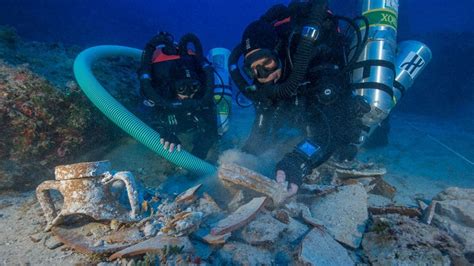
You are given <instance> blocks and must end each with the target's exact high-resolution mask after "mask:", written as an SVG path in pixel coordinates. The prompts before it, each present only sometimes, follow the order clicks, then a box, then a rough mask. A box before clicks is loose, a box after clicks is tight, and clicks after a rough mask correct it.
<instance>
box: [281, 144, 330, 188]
mask: <svg viewBox="0 0 474 266" xmlns="http://www.w3.org/2000/svg"><path fill="white" fill-rule="evenodd" d="M323 159H324V153H323V150H322V148H321V147H320V146H319V145H317V144H315V143H314V142H312V141H310V140H307V139H306V140H304V141H302V142H300V143H299V144H298V145H296V147H295V149H294V150H293V151H292V152H290V153H287V154H285V156H284V157H283V159H282V160H281V161H279V162H278V163H277V165H276V170H277V171H278V170H283V171H284V172H285V174H286V177H287V179H288V180H289V182H291V183H294V184H297V185H300V184H301V183H302V180H303V177H305V176H306V175H308V174H310V173H311V171H312V169H313V168H314V167H317V166H319V165H320V164H321V163H322V162H323Z"/></svg>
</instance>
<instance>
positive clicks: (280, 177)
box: [275, 170, 298, 197]
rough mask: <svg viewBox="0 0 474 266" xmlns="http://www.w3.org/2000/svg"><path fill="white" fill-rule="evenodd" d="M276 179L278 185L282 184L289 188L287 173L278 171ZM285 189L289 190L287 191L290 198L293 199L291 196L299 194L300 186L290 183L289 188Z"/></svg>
mask: <svg viewBox="0 0 474 266" xmlns="http://www.w3.org/2000/svg"><path fill="white" fill-rule="evenodd" d="M275 179H276V181H277V183H278V184H280V185H282V186H288V185H287V182H286V173H285V171H283V170H277V172H276V177H275ZM285 189H287V191H288V197H291V196H293V195H295V194H296V192H298V186H297V185H296V184H294V183H290V185H289V188H288V187H286V188H285Z"/></svg>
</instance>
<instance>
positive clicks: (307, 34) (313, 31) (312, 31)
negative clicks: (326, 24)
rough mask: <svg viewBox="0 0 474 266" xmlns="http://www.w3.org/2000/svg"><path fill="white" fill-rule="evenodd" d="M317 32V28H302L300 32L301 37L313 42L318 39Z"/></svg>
mask: <svg viewBox="0 0 474 266" xmlns="http://www.w3.org/2000/svg"><path fill="white" fill-rule="evenodd" d="M319 32H320V30H319V27H318V26H314V27H313V26H304V27H303V30H302V31H301V36H303V37H304V38H307V39H309V40H311V41H313V42H314V41H316V40H317V39H318V38H319Z"/></svg>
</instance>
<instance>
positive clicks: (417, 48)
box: [393, 41, 432, 104]
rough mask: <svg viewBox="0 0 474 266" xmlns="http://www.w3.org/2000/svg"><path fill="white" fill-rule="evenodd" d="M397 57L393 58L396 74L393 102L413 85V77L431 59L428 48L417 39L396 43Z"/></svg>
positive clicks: (418, 73)
mask: <svg viewBox="0 0 474 266" xmlns="http://www.w3.org/2000/svg"><path fill="white" fill-rule="evenodd" d="M397 50H398V51H397V59H396V60H395V68H396V69H395V70H396V76H395V81H394V83H393V96H394V101H395V104H397V103H398V102H399V101H400V98H402V97H403V95H404V94H405V92H406V91H407V90H408V89H409V88H410V87H411V86H412V85H413V82H414V81H415V79H416V78H417V77H418V76H419V75H420V73H421V72H422V71H423V70H424V69H425V67H426V66H427V65H428V63H429V62H430V61H431V58H432V53H431V50H430V48H428V46H426V45H425V44H423V43H421V42H418V41H404V42H401V43H399V44H398V49H397Z"/></svg>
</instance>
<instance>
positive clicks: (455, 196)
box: [432, 187, 474, 264]
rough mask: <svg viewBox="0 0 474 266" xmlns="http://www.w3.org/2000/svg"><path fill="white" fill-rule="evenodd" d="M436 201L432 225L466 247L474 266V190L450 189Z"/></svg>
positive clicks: (467, 255) (437, 197) (468, 257)
mask: <svg viewBox="0 0 474 266" xmlns="http://www.w3.org/2000/svg"><path fill="white" fill-rule="evenodd" d="M434 200H436V206H435V209H434V215H433V219H432V224H433V225H434V226H436V227H438V228H440V229H442V230H444V231H446V232H448V234H449V235H450V236H452V237H453V238H454V239H456V240H458V241H459V242H461V244H462V245H463V246H464V253H465V255H466V257H467V259H469V261H470V262H471V263H473V264H474V189H462V188H456V187H452V188H448V189H446V190H444V191H443V192H441V193H439V194H438V195H437V196H436V197H435V198H434Z"/></svg>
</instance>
